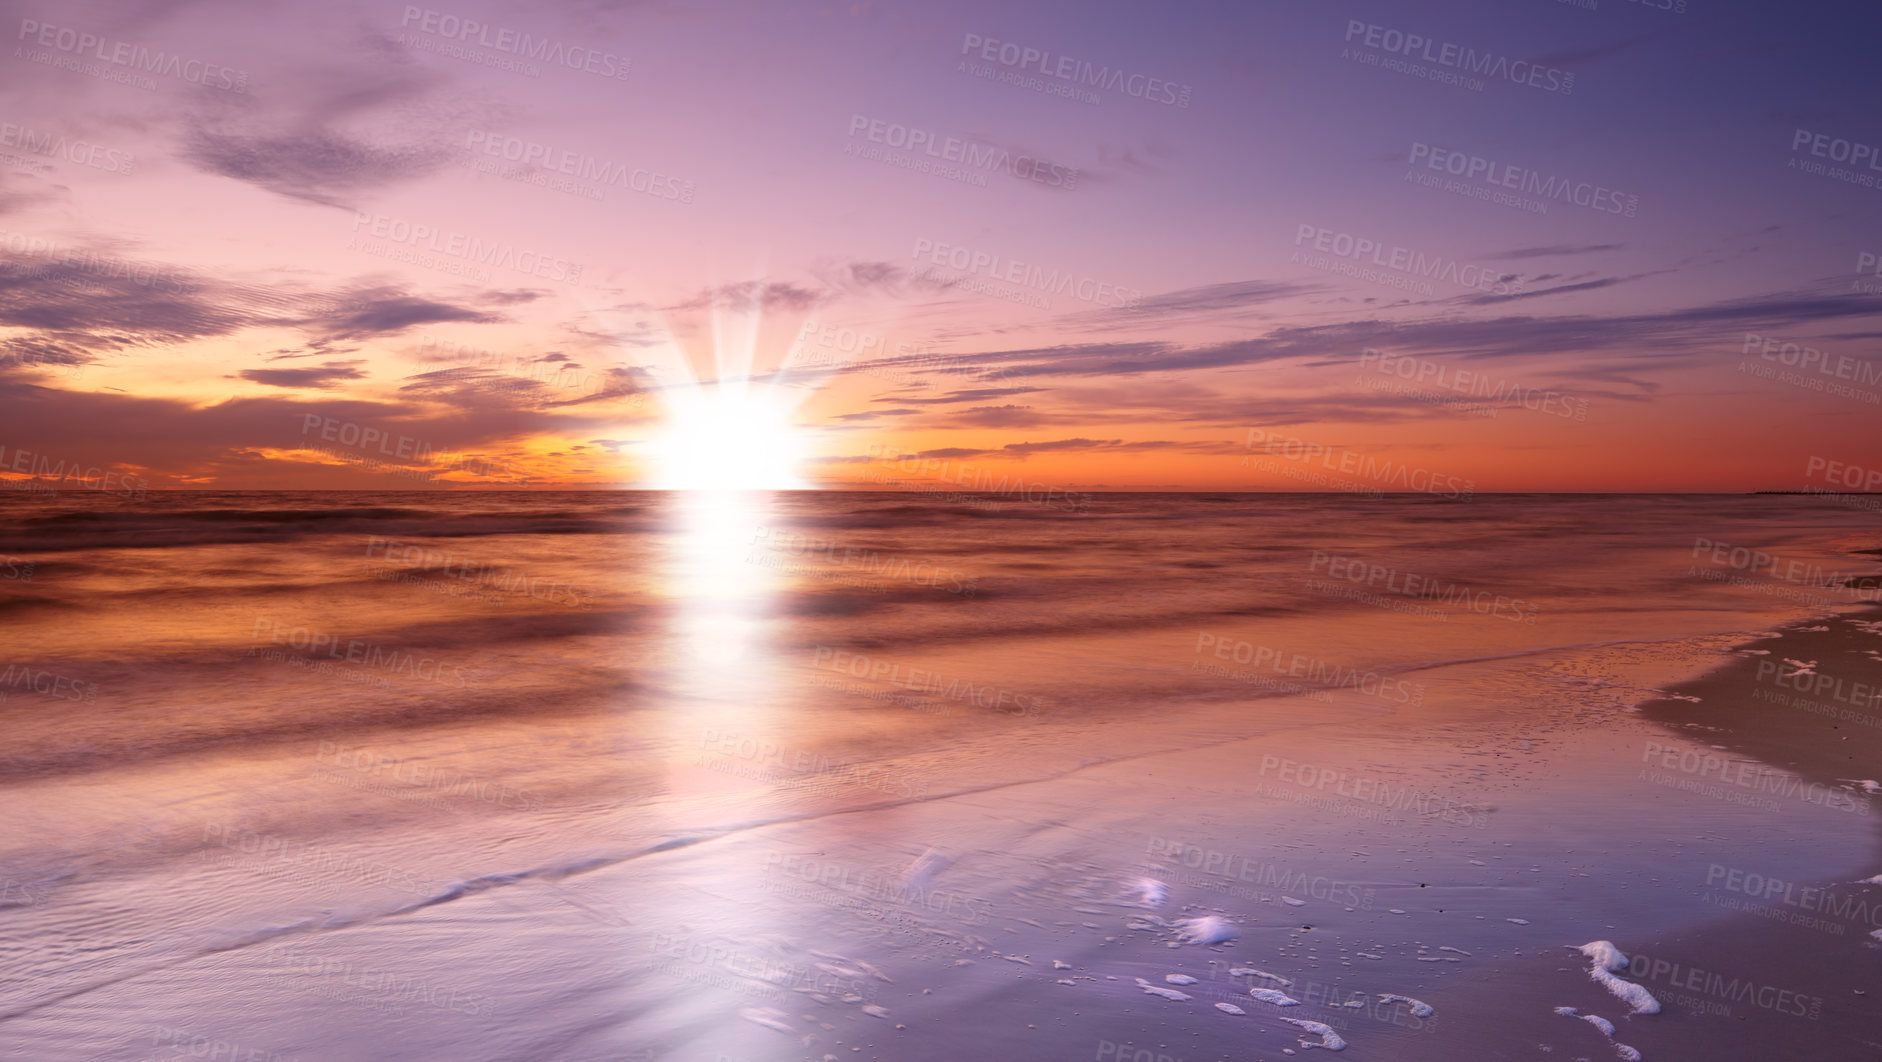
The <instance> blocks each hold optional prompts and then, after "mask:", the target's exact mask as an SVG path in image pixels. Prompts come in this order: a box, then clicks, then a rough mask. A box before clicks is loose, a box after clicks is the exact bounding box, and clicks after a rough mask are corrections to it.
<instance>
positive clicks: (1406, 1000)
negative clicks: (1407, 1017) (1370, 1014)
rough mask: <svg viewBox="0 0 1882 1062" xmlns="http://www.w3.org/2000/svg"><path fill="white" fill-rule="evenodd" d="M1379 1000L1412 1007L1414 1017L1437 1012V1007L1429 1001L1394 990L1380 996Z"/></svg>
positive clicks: (1426, 1015)
mask: <svg viewBox="0 0 1882 1062" xmlns="http://www.w3.org/2000/svg"><path fill="white" fill-rule="evenodd" d="M1379 1002H1381V1003H1403V1004H1405V1005H1406V1006H1407V1007H1410V1008H1411V1013H1412V1017H1414V1018H1429V1017H1430V1016H1431V1015H1433V1014H1436V1013H1437V1008H1436V1007H1433V1006H1432V1005H1431V1004H1429V1003H1425V1002H1422V1001H1420V1000H1416V999H1413V998H1412V997H1410V996H1401V995H1398V994H1397V993H1394V992H1387V993H1386V994H1384V995H1382V996H1380V997H1379Z"/></svg>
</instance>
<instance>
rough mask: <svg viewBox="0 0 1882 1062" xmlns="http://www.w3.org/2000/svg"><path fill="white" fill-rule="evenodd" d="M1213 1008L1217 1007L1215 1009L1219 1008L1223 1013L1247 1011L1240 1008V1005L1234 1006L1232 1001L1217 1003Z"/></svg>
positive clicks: (1244, 1012)
mask: <svg viewBox="0 0 1882 1062" xmlns="http://www.w3.org/2000/svg"><path fill="white" fill-rule="evenodd" d="M1215 1009H1217V1010H1219V1011H1221V1012H1222V1013H1224V1014H1246V1013H1248V1012H1247V1011H1245V1010H1243V1009H1242V1008H1240V1007H1238V1006H1236V1005H1235V1004H1233V1003H1217V1004H1216V1005H1215Z"/></svg>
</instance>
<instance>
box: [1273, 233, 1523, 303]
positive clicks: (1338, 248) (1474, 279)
mask: <svg viewBox="0 0 1882 1062" xmlns="http://www.w3.org/2000/svg"><path fill="white" fill-rule="evenodd" d="M1294 246H1295V247H1301V246H1310V247H1311V249H1312V250H1313V251H1315V252H1316V253H1319V254H1323V255H1330V256H1331V257H1332V258H1333V259H1335V260H1340V261H1350V262H1355V263H1363V264H1366V265H1371V266H1376V267H1378V268H1380V269H1390V270H1392V271H1393V272H1396V273H1403V274H1405V275H1406V276H1408V277H1411V276H1415V277H1423V278H1425V279H1426V280H1434V279H1435V280H1443V281H1447V282H1449V283H1452V284H1457V285H1459V286H1461V287H1466V288H1476V289H1477V290H1479V291H1487V292H1490V293H1491V294H1493V295H1517V294H1520V293H1521V292H1522V290H1523V283H1522V280H1521V278H1519V277H1517V276H1516V275H1515V274H1513V273H1504V272H1502V271H1501V270H1497V269H1490V268H1488V267H1486V266H1480V265H1474V264H1472V263H1468V262H1459V261H1458V260H1457V259H1455V258H1446V257H1444V256H1443V255H1435V254H1434V255H1427V254H1425V253H1424V252H1423V251H1415V250H1412V249H1411V248H1409V247H1399V246H1397V245H1393V244H1387V243H1384V242H1382V241H1380V240H1375V239H1372V238H1370V237H1367V236H1356V235H1354V234H1352V233H1350V232H1340V231H1338V230H1335V229H1328V228H1322V227H1320V226H1318V225H1305V224H1303V225H1300V226H1297V227H1296V228H1295V231H1294ZM1308 264H1309V265H1312V264H1313V263H1312V262H1309V263H1308ZM1364 279H1370V278H1364Z"/></svg>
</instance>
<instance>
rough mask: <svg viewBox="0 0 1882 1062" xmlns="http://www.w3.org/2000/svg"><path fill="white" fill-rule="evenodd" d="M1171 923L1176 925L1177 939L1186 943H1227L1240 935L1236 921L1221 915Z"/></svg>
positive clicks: (1185, 919)
mask: <svg viewBox="0 0 1882 1062" xmlns="http://www.w3.org/2000/svg"><path fill="white" fill-rule="evenodd" d="M1171 924H1172V925H1173V926H1175V927H1176V939H1177V940H1180V941H1182V942H1183V943H1185V944H1226V943H1228V942H1229V941H1231V940H1234V939H1235V938H1236V937H1237V936H1239V935H1240V933H1239V931H1237V930H1236V928H1235V923H1233V922H1231V921H1229V920H1228V919H1226V918H1224V917H1222V916H1221V915H1203V916H1202V917H1201V918H1184V919H1179V920H1178V921H1176V922H1173V923H1171Z"/></svg>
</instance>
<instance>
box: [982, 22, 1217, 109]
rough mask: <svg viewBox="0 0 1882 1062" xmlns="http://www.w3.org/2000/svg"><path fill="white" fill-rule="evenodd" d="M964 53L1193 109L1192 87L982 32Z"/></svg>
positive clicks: (987, 60) (1131, 95)
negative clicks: (1056, 53)
mask: <svg viewBox="0 0 1882 1062" xmlns="http://www.w3.org/2000/svg"><path fill="white" fill-rule="evenodd" d="M961 54H962V55H969V54H972V55H977V56H979V57H980V58H981V59H982V60H984V61H986V62H989V63H998V64H1000V65H1001V66H1004V67H1007V68H1009V69H1013V70H1026V71H1031V72H1033V73H1037V74H1041V75H1043V76H1045V77H1051V78H1058V79H1059V80H1061V81H1069V82H1072V83H1073V84H1077V85H1083V86H1086V87H1089V88H1100V89H1105V90H1106V91H1110V92H1122V93H1123V94H1124V95H1126V96H1130V97H1133V98H1135V99H1140V100H1144V101H1146V102H1149V103H1161V104H1165V105H1169V106H1176V107H1188V106H1189V94H1190V87H1189V86H1188V85H1179V84H1177V83H1176V82H1174V81H1165V80H1162V79H1161V78H1154V77H1150V76H1149V75H1147V74H1132V73H1127V72H1125V71H1123V70H1115V69H1112V68H1111V67H1108V66H1098V65H1095V64H1093V63H1091V62H1088V61H1086V60H1084V59H1074V58H1072V57H1071V56H1069V55H1053V54H1052V53H1051V52H1048V51H1045V50H1044V49H1041V48H1033V47H1029V46H1025V45H1019V44H1014V43H1013V42H1012V41H1002V40H996V39H994V38H992V37H983V36H981V35H980V34H978V33H969V34H967V35H966V36H965V37H963V38H962V40H961Z"/></svg>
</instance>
